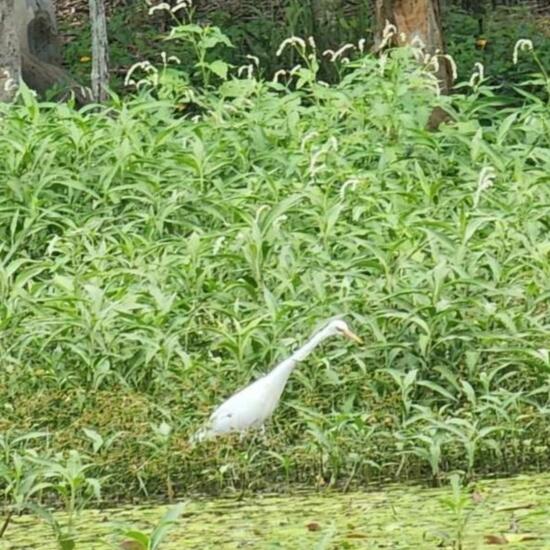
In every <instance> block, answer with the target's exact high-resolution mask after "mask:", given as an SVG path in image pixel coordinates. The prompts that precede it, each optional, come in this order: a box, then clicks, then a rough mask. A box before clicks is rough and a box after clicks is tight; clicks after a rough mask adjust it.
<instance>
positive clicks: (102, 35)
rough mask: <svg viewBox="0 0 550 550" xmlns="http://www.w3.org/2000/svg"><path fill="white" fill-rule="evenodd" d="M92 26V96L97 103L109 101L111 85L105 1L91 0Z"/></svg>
mask: <svg viewBox="0 0 550 550" xmlns="http://www.w3.org/2000/svg"><path fill="white" fill-rule="evenodd" d="M89 2H90V24H91V26H92V96H93V98H94V100H95V101H100V102H102V101H105V100H106V99H107V85H108V84H109V59H108V44H107V21H106V19H105V4H104V2H103V0H89Z"/></svg>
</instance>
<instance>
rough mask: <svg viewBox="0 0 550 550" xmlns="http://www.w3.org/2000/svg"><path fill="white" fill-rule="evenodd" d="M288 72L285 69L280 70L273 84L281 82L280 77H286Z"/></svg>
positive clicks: (274, 76) (274, 77) (275, 75)
mask: <svg viewBox="0 0 550 550" xmlns="http://www.w3.org/2000/svg"><path fill="white" fill-rule="evenodd" d="M285 75H286V71H285V70H284V69H279V70H278V71H277V72H276V73H275V74H274V75H273V80H272V82H279V77H281V76H285Z"/></svg>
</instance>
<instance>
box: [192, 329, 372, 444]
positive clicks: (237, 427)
mask: <svg viewBox="0 0 550 550" xmlns="http://www.w3.org/2000/svg"><path fill="white" fill-rule="evenodd" d="M338 334H339V335H342V336H346V337H348V338H350V339H352V340H355V341H357V342H361V340H360V339H359V338H358V337H357V336H356V335H355V334H353V332H352V331H351V330H350V329H349V327H348V325H347V324H346V323H345V322H344V321H341V320H333V321H330V322H329V323H328V324H327V325H326V326H325V327H324V328H323V329H321V330H320V331H319V332H317V333H315V334H314V335H313V336H312V337H311V339H310V340H309V341H308V342H307V343H306V344H305V345H304V346H302V347H301V348H300V349H298V350H297V351H295V352H294V353H293V354H292V355H291V356H290V357H289V358H288V359H285V360H284V361H283V362H282V363H280V364H279V365H277V366H276V367H275V368H274V369H273V370H272V371H271V372H270V373H268V374H266V375H265V376H263V377H262V378H259V379H258V380H256V381H255V382H253V383H252V384H250V385H249V386H247V387H246V388H244V389H242V390H241V391H239V392H237V393H236V394H235V395H233V396H231V397H230V398H229V399H227V400H226V401H224V402H223V403H222V404H221V405H220V406H219V407H218V408H217V409H216V410H215V411H214V412H213V413H212V415H211V416H210V419H209V420H208V423H207V425H206V426H205V427H204V428H203V429H201V430H199V431H198V432H197V433H196V434H195V437H194V439H195V440H196V441H201V440H203V439H210V438H213V437H216V436H218V435H222V434H226V433H230V432H237V433H239V432H240V433H243V432H245V431H247V430H249V429H253V428H263V426H264V423H265V421H266V420H268V419H269V418H270V417H271V415H272V414H273V411H274V410H275V408H276V407H277V405H278V403H279V400H280V398H281V395H282V393H283V390H284V389H285V386H286V383H287V380H288V377H289V376H290V374H291V372H292V371H293V370H294V369H295V367H296V365H297V364H298V363H299V362H300V361H303V360H304V359H305V358H306V357H307V356H308V355H309V354H310V353H311V352H312V351H313V350H314V349H315V348H316V347H317V346H318V345H319V344H320V343H321V342H322V341H323V340H325V339H326V338H329V337H330V336H335V335H338Z"/></svg>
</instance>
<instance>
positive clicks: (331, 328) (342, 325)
mask: <svg viewBox="0 0 550 550" xmlns="http://www.w3.org/2000/svg"><path fill="white" fill-rule="evenodd" d="M326 330H327V331H328V333H329V334H331V335H332V334H334V335H340V336H345V337H346V338H349V339H350V340H353V341H354V342H357V343H358V344H362V343H363V341H362V340H361V338H359V336H357V334H354V333H353V332H352V331H351V329H350V328H349V327H348V325H347V323H346V322H345V321H342V320H341V319H335V320H334V321H331V322H330V323H329V324H328V325H327V328H326Z"/></svg>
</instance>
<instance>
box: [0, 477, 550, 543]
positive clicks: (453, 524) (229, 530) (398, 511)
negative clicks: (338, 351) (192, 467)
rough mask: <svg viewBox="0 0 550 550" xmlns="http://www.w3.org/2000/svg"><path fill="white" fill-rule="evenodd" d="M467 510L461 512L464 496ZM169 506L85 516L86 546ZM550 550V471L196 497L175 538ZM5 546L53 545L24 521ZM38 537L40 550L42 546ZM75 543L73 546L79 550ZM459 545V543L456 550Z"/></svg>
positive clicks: (147, 525) (150, 522)
mask: <svg viewBox="0 0 550 550" xmlns="http://www.w3.org/2000/svg"><path fill="white" fill-rule="evenodd" d="M460 499H462V502H463V504H464V508H463V510H462V511H460V505H459V501H460ZM165 510H166V507H153V508H135V507H134V508H126V509H118V510H104V511H90V512H87V513H86V514H85V515H84V517H83V518H82V520H81V522H80V532H81V539H80V540H81V542H82V546H81V547H83V548H86V549H103V548H113V547H116V546H114V545H115V544H117V542H119V541H120V539H118V541H117V539H116V537H115V536H114V535H113V533H114V532H115V531H116V528H117V526H118V527H120V526H121V525H127V526H132V527H136V526H139V527H140V528H141V529H145V530H147V531H150V530H151V529H152V527H153V526H154V524H155V523H156V521H158V519H159V518H160V517H161V515H162V514H163V513H164V512H165ZM461 525H462V526H464V529H463V531H464V544H463V548H468V549H470V550H471V549H476V548H494V546H493V545H494V544H497V545H505V547H506V548H508V549H510V548H526V549H529V548H533V549H534V548H537V549H541V548H550V475H539V476H521V477H516V478H513V479H507V480H491V481H483V482H479V483H478V484H477V485H476V487H475V489H474V490H470V491H466V490H463V491H462V492H461V494H460V498H459V499H458V500H457V499H456V498H454V499H453V497H452V493H451V491H450V490H449V489H422V488H418V487H404V486H395V487H391V488H388V489H387V490H384V491H376V492H356V493H350V494H339V493H328V494H323V495H321V494H295V495H292V496H288V497H270V496H265V497H262V496H255V497H253V498H248V499H245V500H244V501H243V502H239V501H237V500H235V499H232V500H230V499H224V500H211V501H207V500H194V501H190V502H189V504H188V505H187V507H186V509H185V512H184V514H183V517H182V518H181V519H180V521H179V523H178V525H177V526H176V527H175V528H174V530H173V531H172V533H171V534H170V536H169V539H170V543H167V544H166V545H161V547H162V548H166V549H167V550H168V549H170V548H172V549H176V548H177V549H181V548H227V549H233V548H235V549H236V548H305V549H306V548H425V549H427V548H452V547H453V546H452V545H453V543H456V542H457V539H458V537H459V534H458V531H459V529H460V526H461ZM7 535H8V541H9V542H8V541H5V542H3V543H0V548H2V549H3V550H4V549H5V550H8V549H9V550H16V549H17V550H22V549H28V548H38V547H40V548H41V550H48V549H50V548H51V549H54V548H55V545H54V544H53V543H48V542H47V541H48V540H49V539H50V540H51V535H50V533H49V531H48V529H47V527H46V526H44V525H38V524H36V522H35V520H34V519H31V518H28V517H22V518H18V519H17V520H15V524H14V525H11V526H10V528H9V532H8V533H7ZM37 541H41V542H40V545H39V546H38V542H37ZM78 547H79V546H77V548H78ZM455 547H456V546H455Z"/></svg>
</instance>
